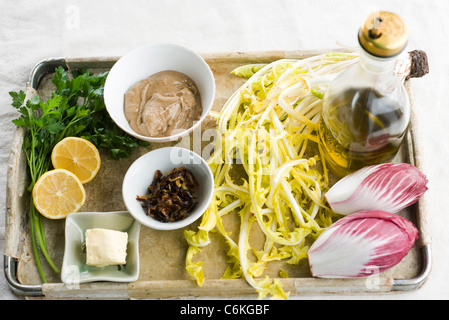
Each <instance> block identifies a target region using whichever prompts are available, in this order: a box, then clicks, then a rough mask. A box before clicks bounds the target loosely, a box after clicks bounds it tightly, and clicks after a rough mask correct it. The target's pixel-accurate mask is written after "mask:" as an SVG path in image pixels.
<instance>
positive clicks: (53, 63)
mask: <svg viewBox="0 0 449 320" xmlns="http://www.w3.org/2000/svg"><path fill="white" fill-rule="evenodd" d="M295 52H296V51H295ZM295 52H293V51H292V52H291V54H292V55H294V54H295ZM318 52H322V50H317V51H316V52H315V51H312V52H311V54H313V53H318ZM282 53H283V54H285V55H288V54H289V52H288V51H286V52H282ZM239 54H242V53H237V55H239ZM251 54H252V55H257V52H254V53H251ZM223 55H225V56H234V53H223ZM117 59H118V57H107V58H106V60H109V62H111V63H113V62H114V61H116V60H117ZM68 60H69V59H68V58H65V57H53V58H47V59H43V60H41V61H39V62H38V63H37V64H36V65H35V66H34V67H33V68H32V70H31V72H30V74H29V77H28V81H27V84H26V85H27V86H29V87H31V88H33V89H36V90H37V88H38V86H39V82H40V80H41V79H42V77H43V76H45V75H46V74H48V73H50V72H53V70H54V69H55V68H56V67H59V66H62V67H63V68H65V69H68V68H69V66H68V63H67V62H68ZM70 61H76V62H80V61H81V62H88V61H101V60H99V58H73V59H70ZM408 140H409V141H410V140H411V135H410V134H409V135H408ZM411 142H413V141H411ZM412 147H414V146H412ZM410 160H411V161H414V159H410ZM415 205H418V204H415ZM420 251H421V252H420V253H421V256H422V269H421V272H420V274H419V275H417V276H416V277H414V278H410V279H392V281H393V283H392V291H396V292H398V291H412V290H416V289H419V288H420V287H421V286H422V285H423V284H424V283H425V282H426V280H427V279H428V276H429V274H430V271H431V269H432V253H431V251H432V249H431V243H425V244H424V245H423V246H422V247H421V248H420ZM3 266H4V273H5V278H6V280H7V283H8V285H9V286H10V288H11V290H12V292H14V293H15V294H16V295H18V296H30V297H39V296H44V293H43V285H42V284H38V285H24V284H21V283H20V282H19V281H18V279H17V274H16V270H17V260H16V259H15V258H13V257H10V256H8V255H6V254H4V264H3Z"/></svg>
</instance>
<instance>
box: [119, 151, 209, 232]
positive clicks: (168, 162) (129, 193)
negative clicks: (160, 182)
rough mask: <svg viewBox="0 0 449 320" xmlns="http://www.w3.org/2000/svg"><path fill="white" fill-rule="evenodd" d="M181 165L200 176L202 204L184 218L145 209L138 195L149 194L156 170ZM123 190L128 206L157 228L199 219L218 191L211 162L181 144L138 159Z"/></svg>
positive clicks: (171, 227) (175, 226) (172, 227)
mask: <svg viewBox="0 0 449 320" xmlns="http://www.w3.org/2000/svg"><path fill="white" fill-rule="evenodd" d="M179 167H186V168H187V169H188V170H190V171H191V172H192V174H193V176H194V177H195V179H196V180H197V182H198V187H197V189H196V198H197V201H198V204H197V205H196V207H195V209H194V210H193V211H192V212H191V213H190V215H189V216H188V217H186V218H184V219H182V220H179V221H175V222H161V221H158V220H156V219H154V218H152V217H150V216H149V215H147V214H146V213H145V209H144V208H143V207H142V205H141V202H139V201H138V200H137V199H136V197H137V196H143V195H146V194H148V186H149V185H150V184H151V183H152V182H153V178H154V173H155V172H156V170H160V171H161V172H162V174H163V175H165V174H166V173H168V172H169V171H171V170H172V169H174V168H179ZM122 193H123V201H124V202H125V205H126V208H127V209H128V210H129V212H130V213H131V215H132V216H133V217H134V218H135V219H136V220H137V221H139V222H140V223H141V224H142V225H144V226H147V227H149V228H152V229H157V230H175V229H180V228H183V227H186V226H188V225H189V224H191V223H193V222H194V221H196V220H197V219H198V218H200V217H201V216H202V215H203V213H204V212H205V211H206V209H207V208H208V207H209V205H210V202H211V200H212V196H213V193H214V177H213V174H212V171H211V170H210V168H209V165H208V164H207V163H206V162H205V161H204V159H203V158H201V157H200V156H199V155H197V154H196V153H195V152H193V151H190V150H188V149H184V148H178V147H167V148H160V149H156V150H153V151H150V152H148V153H146V154H144V155H143V156H141V157H140V158H139V159H137V160H136V161H134V163H133V164H132V165H131V166H130V167H129V169H128V171H127V172H126V175H125V178H124V179H123V187H122Z"/></svg>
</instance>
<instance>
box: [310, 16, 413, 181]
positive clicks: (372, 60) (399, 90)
mask: <svg viewBox="0 0 449 320" xmlns="http://www.w3.org/2000/svg"><path fill="white" fill-rule="evenodd" d="M393 22H394V23H393ZM369 27H371V28H369ZM375 27H377V29H376V28H375ZM395 28H396V29H395ZM392 29H395V30H392ZM373 30H374V31H373ZM406 40H407V29H406V26H405V24H404V23H403V21H402V20H401V19H400V18H399V17H398V16H396V15H394V14H392V13H390V12H378V13H375V14H373V15H371V16H370V17H369V18H368V19H367V20H366V21H365V24H364V25H362V28H361V29H360V32H359V42H360V44H361V49H362V50H361V53H360V58H359V62H358V64H357V65H355V66H354V67H352V68H350V69H348V70H346V71H344V72H342V73H341V74H340V75H339V76H337V77H336V78H335V80H333V81H332V83H331V84H330V86H329V88H328V90H327V92H326V94H325V96H324V100H323V109H322V114H321V119H320V123H319V137H320V140H321V145H322V146H323V153H324V156H325V160H326V163H327V165H328V166H329V167H330V169H331V170H332V171H333V172H334V173H335V174H336V175H337V176H344V175H347V174H349V173H351V172H354V171H356V170H358V169H360V168H362V167H364V166H368V165H373V164H378V163H382V162H388V161H390V160H392V159H393V157H394V156H395V155H396V153H397V151H398V149H399V147H400V145H401V141H402V140H403V137H404V135H405V132H406V130H407V127H408V123H409V120H410V110H409V109H410V105H409V99H408V95H407V92H406V90H405V88H404V86H403V83H402V81H400V79H399V78H398V77H397V76H395V74H394V64H395V58H394V57H395V56H396V55H397V54H399V53H400V52H401V51H402V49H403V48H404V46H405V44H406ZM387 44H388V45H387Z"/></svg>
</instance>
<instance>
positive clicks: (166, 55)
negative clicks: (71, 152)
mask: <svg viewBox="0 0 449 320" xmlns="http://www.w3.org/2000/svg"><path fill="white" fill-rule="evenodd" d="M165 70H175V71H178V72H181V73H183V74H185V75H187V76H188V77H190V78H191V79H192V80H193V81H194V82H195V84H196V86H197V87H198V90H199V92H200V95H201V104H202V107H203V113H202V114H201V118H200V120H199V121H197V122H195V123H194V125H193V126H192V127H191V128H189V129H187V130H185V131H183V132H179V133H177V134H174V135H172V136H168V137H148V136H143V135H141V134H138V133H137V132H135V131H134V130H133V129H132V128H131V127H130V125H129V123H128V121H127V120H126V118H125V113H124V105H123V103H124V95H125V92H126V91H128V89H129V88H131V87H132V86H133V85H134V84H135V83H137V82H138V81H140V80H143V79H146V78H148V77H149V76H151V75H153V74H155V73H158V72H160V71H165ZM214 97H215V79H214V76H213V74H212V71H211V70H210V67H209V65H208V64H207V63H206V62H205V61H204V59H203V58H202V57H201V56H200V55H199V54H197V53H195V52H194V51H192V50H190V49H187V48H185V47H182V46H179V45H176V44H155V45H146V46H143V47H140V48H138V49H135V50H134V51H132V52H130V53H129V54H127V55H125V56H123V57H122V58H120V59H119V60H118V61H117V62H116V63H115V64H114V66H113V67H112V68H111V70H110V72H109V74H108V77H107V78H106V83H105V87H104V101H105V104H106V109H107V111H108V113H109V115H110V116H111V118H112V120H113V121H114V122H115V123H116V124H117V125H118V126H119V127H120V128H121V129H122V130H124V131H125V132H127V133H128V134H130V135H132V136H134V137H136V138H138V139H141V140H145V141H149V142H154V143H159V142H168V141H176V140H178V139H180V138H181V137H183V136H185V135H187V134H189V133H190V132H191V131H193V130H194V129H195V128H196V127H197V126H199V125H200V123H201V122H202V121H203V120H204V118H205V117H206V116H207V114H208V113H209V111H210V110H211V108H212V104H213V102H214Z"/></svg>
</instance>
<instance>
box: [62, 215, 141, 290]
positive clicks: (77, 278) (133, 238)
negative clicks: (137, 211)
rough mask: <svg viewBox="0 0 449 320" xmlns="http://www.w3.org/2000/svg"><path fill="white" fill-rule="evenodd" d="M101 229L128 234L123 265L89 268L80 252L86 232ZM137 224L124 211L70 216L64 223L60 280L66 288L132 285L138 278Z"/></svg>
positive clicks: (138, 231) (83, 252)
mask: <svg viewBox="0 0 449 320" xmlns="http://www.w3.org/2000/svg"><path fill="white" fill-rule="evenodd" d="M93 228H104V229H111V230H116V231H122V232H127V233H128V244H127V250H126V252H127V254H126V265H123V266H116V265H113V266H106V267H102V268H99V267H93V266H88V265H87V264H86V253H85V250H83V243H85V234H86V230H87V229H93ZM139 234H140V224H139V223H138V222H137V221H136V220H135V219H134V218H133V217H132V216H131V215H130V214H129V212H127V211H114V212H74V213H71V214H69V215H68V216H67V218H66V223H65V247H64V258H63V262H62V270H61V280H62V282H64V283H65V284H66V285H76V284H80V283H86V282H94V281H111V282H132V281H135V280H137V278H138V276H139Z"/></svg>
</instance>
